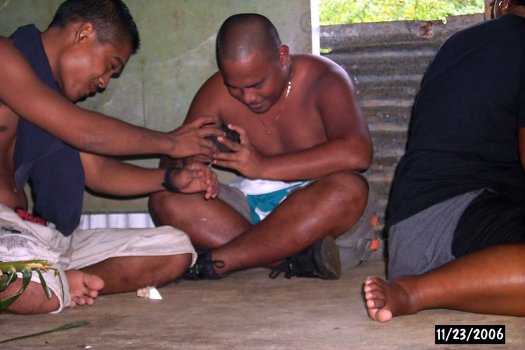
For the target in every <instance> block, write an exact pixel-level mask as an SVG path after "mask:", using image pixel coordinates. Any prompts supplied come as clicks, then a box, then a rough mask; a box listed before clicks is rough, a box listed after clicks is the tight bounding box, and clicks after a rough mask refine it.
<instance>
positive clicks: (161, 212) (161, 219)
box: [148, 191, 177, 225]
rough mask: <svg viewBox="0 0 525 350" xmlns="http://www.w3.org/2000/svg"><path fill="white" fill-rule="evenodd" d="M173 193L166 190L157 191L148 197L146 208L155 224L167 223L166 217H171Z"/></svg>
mask: <svg viewBox="0 0 525 350" xmlns="http://www.w3.org/2000/svg"><path fill="white" fill-rule="evenodd" d="M172 197H173V195H172V194H171V193H169V192H167V191H162V192H157V193H154V194H152V195H151V196H150V197H149V201H148V208H149V212H150V214H151V216H152V218H153V221H155V223H156V224H157V225H164V224H165V223H167V221H166V218H168V217H171V216H172V215H173V213H174V212H177V211H174V210H172V207H173V206H174V201H173V198H172Z"/></svg>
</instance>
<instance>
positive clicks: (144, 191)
mask: <svg viewBox="0 0 525 350" xmlns="http://www.w3.org/2000/svg"><path fill="white" fill-rule="evenodd" d="M81 159H82V165H83V167H84V172H85V177H86V186H87V187H88V188H90V189H91V190H93V191H95V192H97V193H100V194H105V195H111V196H120V197H130V196H144V195H148V194H151V193H154V192H159V191H162V190H165V189H166V188H165V187H164V186H163V182H164V180H165V175H166V169H147V168H143V167H140V166H136V165H133V164H129V163H124V162H120V161H117V160H115V159H111V158H106V157H102V156H98V155H93V154H89V153H81ZM170 175H171V177H170V179H169V180H170V181H171V184H173V186H174V187H176V188H177V190H178V191H179V192H181V193H198V192H203V193H204V196H205V198H206V199H210V198H215V197H217V195H218V193H219V192H218V191H219V184H218V182H217V176H216V175H215V173H214V172H213V171H212V170H211V169H210V168H209V167H207V166H205V165H202V164H198V163H196V164H191V165H187V166H185V167H183V168H180V169H177V170H176V171H173V172H170Z"/></svg>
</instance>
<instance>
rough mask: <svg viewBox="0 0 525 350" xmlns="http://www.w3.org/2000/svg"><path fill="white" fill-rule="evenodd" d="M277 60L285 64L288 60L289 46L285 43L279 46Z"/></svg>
mask: <svg viewBox="0 0 525 350" xmlns="http://www.w3.org/2000/svg"><path fill="white" fill-rule="evenodd" d="M278 54H279V62H280V63H281V64H282V65H283V66H286V65H287V64H288V62H289V61H290V48H289V47H288V46H286V45H281V46H279V53H278Z"/></svg>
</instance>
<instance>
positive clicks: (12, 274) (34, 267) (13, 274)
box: [0, 260, 58, 314]
mask: <svg viewBox="0 0 525 350" xmlns="http://www.w3.org/2000/svg"><path fill="white" fill-rule="evenodd" d="M47 270H55V273H56V274H58V271H57V270H56V269H55V268H53V266H52V265H51V264H49V263H48V262H47V261H45V260H21V261H11V262H8V261H0V292H3V291H5V290H6V289H7V287H9V285H10V284H11V283H13V282H14V281H16V280H17V278H18V276H17V273H21V274H22V285H21V286H20V289H19V290H18V292H16V293H15V294H13V295H11V296H9V297H7V298H4V299H0V314H1V313H2V312H4V311H5V310H7V308H8V307H9V305H11V304H12V303H14V302H15V300H16V299H18V297H19V296H20V295H22V293H23V292H24V291H25V290H26V288H27V286H28V285H29V282H30V281H31V275H32V273H33V271H36V272H37V274H38V277H39V278H40V283H41V284H42V289H43V290H44V292H45V293H46V296H47V297H48V298H49V299H51V297H52V294H51V290H50V289H49V288H48V287H47V284H46V281H45V279H44V276H43V275H42V272H46V271H47Z"/></svg>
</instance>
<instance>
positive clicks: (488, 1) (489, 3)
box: [484, 0, 498, 20]
mask: <svg viewBox="0 0 525 350" xmlns="http://www.w3.org/2000/svg"><path fill="white" fill-rule="evenodd" d="M484 1H485V20H487V19H491V18H492V8H493V5H494V3H495V2H496V1H498V0H484Z"/></svg>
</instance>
